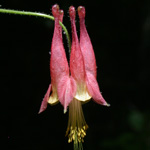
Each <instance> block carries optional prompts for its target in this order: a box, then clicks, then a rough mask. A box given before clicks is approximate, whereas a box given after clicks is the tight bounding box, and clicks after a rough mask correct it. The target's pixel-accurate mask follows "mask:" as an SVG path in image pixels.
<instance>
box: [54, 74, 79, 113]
mask: <svg viewBox="0 0 150 150" xmlns="http://www.w3.org/2000/svg"><path fill="white" fill-rule="evenodd" d="M57 92H58V97H59V101H60V102H61V104H62V105H63V106H64V112H66V111H67V106H68V105H69V103H70V102H71V101H72V99H73V97H74V95H75V93H76V83H75V81H74V79H73V78H72V77H70V78H69V77H68V76H65V77H63V78H61V79H60V81H59V83H58V88H57Z"/></svg>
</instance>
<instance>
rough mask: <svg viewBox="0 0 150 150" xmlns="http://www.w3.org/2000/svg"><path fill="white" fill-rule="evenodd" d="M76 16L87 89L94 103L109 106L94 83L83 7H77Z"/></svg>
mask: <svg viewBox="0 0 150 150" xmlns="http://www.w3.org/2000/svg"><path fill="white" fill-rule="evenodd" d="M78 15H79V19H80V48H81V51H82V55H83V58H84V64H85V70H86V85H87V89H88V91H89V94H90V95H91V97H92V98H93V100H94V101H95V102H97V103H98V104H102V105H106V106H109V104H107V103H106V101H105V100H104V98H103V97H102V95H101V93H100V90H99V86H98V83H97V81H96V76H97V71H96V68H97V67H96V59H95V54H94V50H93V46H92V43H91V40H90V37H89V35H88V32H87V30H86V26H85V8H84V7H83V6H79V7H78Z"/></svg>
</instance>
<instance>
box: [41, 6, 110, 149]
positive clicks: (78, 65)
mask: <svg viewBox="0 0 150 150" xmlns="http://www.w3.org/2000/svg"><path fill="white" fill-rule="evenodd" d="M52 14H53V16H54V18H55V27H54V34H53V39H52V45H51V57H50V76H51V84H50V85H49V88H48V90H47V92H46V94H45V96H44V99H43V101H42V104H41V107H40V111H39V113H41V112H42V111H44V110H45V109H46V108H47V104H48V103H49V104H51V105H53V104H56V103H57V102H59V101H60V103H61V104H62V105H63V107H64V112H66V111H67V107H68V106H69V120H68V127H67V131H66V136H68V142H69V143H70V142H72V141H73V142H74V149H75V150H80V149H82V142H83V141H84V137H85V136H86V130H87V128H88V125H87V124H86V121H85V119H84V114H83V111H82V103H83V102H86V101H89V100H90V99H91V98H93V100H94V101H95V102H97V103H98V104H101V105H105V106H109V104H107V102H106V101H105V100H104V98H103V97H102V95H101V93H100V89H99V86H98V83H97V80H96V75H97V71H96V59H95V54H94V50H93V46H92V43H91V40H90V38H89V35H88V33H87V30H86V27H85V8H84V7H83V6H79V7H78V15H79V19H80V41H79V40H78V36H77V31H76V24H75V18H76V11H75V8H74V7H73V6H70V8H69V16H70V21H71V29H72V44H71V53H70V69H69V65H68V61H67V58H66V53H65V49H64V46H63V39H62V27H61V26H60V24H59V21H60V22H62V21H63V14H64V13H63V10H59V6H58V5H54V6H53V7H52Z"/></svg>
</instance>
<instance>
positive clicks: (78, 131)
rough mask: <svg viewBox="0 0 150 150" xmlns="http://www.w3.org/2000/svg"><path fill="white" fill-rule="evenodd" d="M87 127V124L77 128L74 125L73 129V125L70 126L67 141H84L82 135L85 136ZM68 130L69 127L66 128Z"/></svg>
mask: <svg viewBox="0 0 150 150" xmlns="http://www.w3.org/2000/svg"><path fill="white" fill-rule="evenodd" d="M87 128H88V125H84V126H83V127H82V128H77V127H75V128H74V129H73V127H72V126H71V127H70V131H68V132H69V134H68V133H66V134H68V143H70V142H72V141H74V143H78V142H84V137H85V136H86V130H87ZM68 130H69V129H68Z"/></svg>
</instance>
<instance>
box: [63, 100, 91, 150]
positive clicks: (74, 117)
mask: <svg viewBox="0 0 150 150" xmlns="http://www.w3.org/2000/svg"><path fill="white" fill-rule="evenodd" d="M87 128H88V125H87V124H86V122H85V119H84V115H83V111H82V104H81V101H78V100H77V99H73V100H72V102H71V103H70V105H69V121H68V128H67V131H66V136H68V143H70V142H74V150H82V149H83V148H82V142H84V137H85V136H86V130H87Z"/></svg>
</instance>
